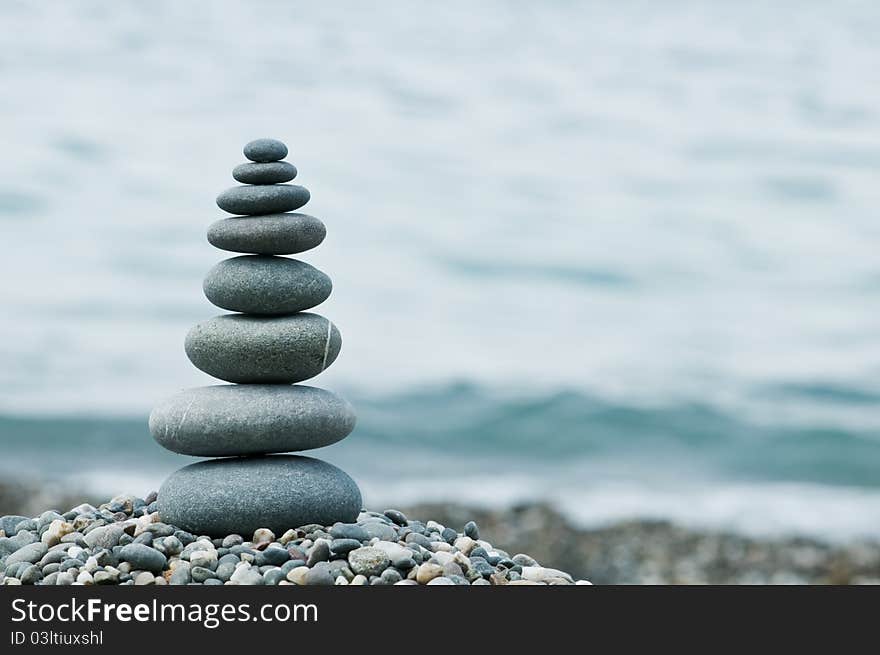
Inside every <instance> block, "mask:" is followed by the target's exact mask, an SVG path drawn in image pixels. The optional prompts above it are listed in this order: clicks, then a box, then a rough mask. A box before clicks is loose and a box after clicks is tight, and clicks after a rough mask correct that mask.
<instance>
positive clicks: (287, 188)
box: [217, 184, 310, 216]
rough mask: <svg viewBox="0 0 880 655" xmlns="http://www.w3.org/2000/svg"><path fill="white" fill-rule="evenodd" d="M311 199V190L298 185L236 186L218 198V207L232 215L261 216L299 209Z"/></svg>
mask: <svg viewBox="0 0 880 655" xmlns="http://www.w3.org/2000/svg"><path fill="white" fill-rule="evenodd" d="M309 198H310V194H309V190H308V189H306V188H305V187H302V186H299V185H297V184H263V185H259V186H250V185H244V186H235V187H232V188H231V189H226V191H224V192H223V193H221V194H220V195H219V196H217V206H218V207H219V208H220V209H222V210H223V211H227V212H229V213H230V214H238V215H241V216H259V215H261V214H278V213H281V212H290V211H294V210H295V209H299V208H300V207H302V206H303V205H305V204H306V203H307V202H308V201H309Z"/></svg>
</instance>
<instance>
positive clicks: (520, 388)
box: [0, 1, 880, 538]
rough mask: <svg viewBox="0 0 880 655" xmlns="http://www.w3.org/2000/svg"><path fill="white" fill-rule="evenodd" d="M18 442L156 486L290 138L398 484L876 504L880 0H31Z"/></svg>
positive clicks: (1, 166)
mask: <svg viewBox="0 0 880 655" xmlns="http://www.w3.org/2000/svg"><path fill="white" fill-rule="evenodd" d="M2 21H3V26H4V29H3V32H4V36H3V39H2V42H0V88H2V89H3V92H2V99H3V101H2V102H0V142H2V144H3V146H4V156H3V157H2V158H0V234H2V244H3V249H2V257H0V279H2V283H0V307H2V308H3V309H2V311H0V416H2V417H0V475H3V476H9V477H12V476H15V475H25V476H28V477H39V476H43V475H52V476H56V477H60V478H64V479H67V480H69V481H70V482H71V484H83V485H87V486H88V487H89V488H91V489H94V490H99V491H102V492H107V493H113V492H118V491H129V492H135V493H146V492H147V491H149V490H150V489H152V488H156V487H157V486H158V484H159V483H160V482H161V480H162V479H163V478H164V476H165V475H167V474H168V473H169V472H170V471H172V470H174V469H175V468H177V467H179V466H181V465H183V464H184V463H186V462H187V458H184V457H181V456H175V455H172V454H170V453H166V452H164V451H163V450H162V449H161V448H160V447H159V446H158V445H157V444H155V443H154V442H153V440H152V439H151V438H150V436H149V433H148V431H147V424H146V417H147V414H148V412H149V409H150V407H151V406H152V404H153V403H154V402H155V401H157V400H158V399H160V398H161V397H163V396H165V395H170V394H171V393H174V392H175V391H176V390H177V389H180V388H183V387H186V386H194V385H199V384H210V383H211V380H210V379H209V378H208V377H207V376H205V375H203V374H201V373H200V372H199V371H197V370H196V369H194V368H193V367H192V366H191V365H190V364H189V362H188V360H187V359H186V356H185V355H184V353H183V347H182V344H183V338H184V335H185V334H186V331H187V330H188V329H189V327H190V326H191V325H192V324H193V323H195V322H197V321H199V320H201V319H204V318H206V317H209V316H211V315H213V314H215V313H218V312H217V310H216V309H215V308H212V306H211V305H210V304H209V303H208V302H207V300H205V298H204V297H203V295H202V293H201V280H202V277H203V275H204V274H205V272H206V271H207V270H208V269H209V268H210V267H211V266H212V265H213V263H215V262H216V261H218V260H219V259H221V258H223V256H224V255H223V254H222V253H221V252H219V251H217V250H215V249H213V248H211V247H210V246H209V245H208V244H207V242H206V241H205V238H204V232H205V229H206V227H207V226H208V224H209V223H210V222H212V221H213V220H215V219H216V218H218V217H219V216H220V215H221V214H222V212H220V210H218V209H217V208H216V206H215V205H214V197H215V196H216V194H217V193H219V192H220V191H221V190H222V189H224V188H225V187H227V186H231V185H232V184H233V183H234V182H233V180H232V178H231V175H230V171H231V169H232V168H233V167H234V166H235V165H236V164H238V163H239V162H240V161H241V160H242V159H243V158H242V156H241V154H240V147H241V145H242V144H243V143H245V142H246V141H248V140H250V139H252V138H255V137H258V136H275V137H277V138H281V139H283V140H285V141H286V142H287V143H288V145H289V146H290V149H291V154H290V157H289V159H290V161H292V162H293V163H294V164H295V165H296V166H297V167H298V168H299V171H300V175H299V177H298V180H297V181H298V182H300V183H301V184H303V185H305V186H307V187H308V188H309V189H310V190H311V192H312V198H313V200H312V201H311V202H310V203H309V205H307V206H306V208H305V209H304V210H303V211H306V212H308V213H311V214H314V215H316V216H318V217H320V218H321V219H322V220H324V222H325V223H326V225H327V227H328V237H327V240H326V241H325V242H324V244H323V245H322V246H321V247H320V248H318V249H317V250H315V251H312V252H309V253H306V254H304V255H303V256H302V258H303V259H305V260H306V261H309V262H310V263H313V264H314V265H316V266H318V267H319V268H321V269H322V270H324V271H326V272H327V273H328V274H329V275H330V276H331V277H332V278H333V281H334V286H335V289H334V292H333V295H332V297H331V299H330V300H329V301H328V302H327V303H325V304H324V305H322V306H321V307H319V308H318V311H319V312H320V313H322V314H325V315H326V316H328V317H330V318H331V319H332V320H333V321H334V322H335V323H336V324H337V325H338V326H339V328H340V330H341V331H342V334H343V340H344V346H343V350H342V353H341V355H340V357H339V359H338V361H337V362H336V363H335V365H334V366H333V367H332V368H331V369H330V370H328V371H327V372H325V373H324V374H322V375H321V376H320V377H318V378H317V379H315V380H314V382H313V383H314V384H316V385H318V386H323V387H327V388H330V389H334V390H337V391H339V392H341V393H343V394H344V395H346V396H347V397H348V398H349V399H350V400H351V401H352V402H353V403H354V404H355V406H356V408H357V409H358V412H359V419H360V421H359V425H358V427H357V429H356V430H355V432H354V433H353V435H352V436H351V437H350V438H349V439H347V440H345V441H344V442H342V443H341V444H338V445H336V446H333V447H331V448H327V449H325V450H326V452H322V451H319V452H317V455H318V456H320V457H322V458H326V459H327V460H329V461H331V462H333V463H334V464H337V465H339V466H341V467H342V468H344V469H345V470H347V471H348V472H349V473H350V474H351V475H352V476H353V477H354V478H355V479H356V480H358V482H359V483H360V484H361V485H362V488H363V490H364V492H365V499H366V502H367V503H368V504H370V505H371V506H379V505H394V504H400V505H403V504H405V503H408V502H412V501H421V500H444V499H453V498H454V499H456V500H459V501H462V502H474V503H483V504H489V505H503V504H506V503H511V502H517V501H520V500H529V499H536V498H539V499H546V500H550V501H553V502H556V503H558V504H559V505H560V506H561V507H562V508H563V509H565V510H566V511H567V512H569V513H570V514H571V515H572V516H573V517H575V518H576V519H578V520H580V521H582V522H585V523H601V522H607V521H612V520H615V519H620V518H628V517H664V518H671V519H675V520H679V521H683V522H686V523H689V524H697V525H712V526H722V527H727V528H731V529H736V530H742V531H746V532H759V533H767V532H800V533H808V534H813V535H818V536H822V537H827V538H846V537H850V536H854V535H880V311H878V306H880V256H878V253H880V222H878V220H877V219H878V209H877V208H878V207H880V184H878V173H880V109H878V108H880V66H878V63H880V36H878V35H880V12H878V11H877V7H876V4H873V3H870V2H865V3H847V2H841V3H834V4H830V3H823V2H818V1H817V2H807V1H798V2H777V3H772V4H771V3H758V2H741V3H722V2H704V3H692V2H665V3H653V2H623V3H613V4H609V3H596V4H593V3H575V2H552V3H525V2H483V3H478V4H474V3H458V2H447V3H442V4H441V5H424V4H419V5H418V7H415V6H413V5H411V4H409V3H382V4H381V5H379V6H374V5H366V4H363V3H356V2H350V3H332V4H327V3H320V4H318V3H314V4H310V3H289V2H249V3H237V2H231V1H221V2H214V3H210V4H207V5H204V6H201V7H200V8H199V10H198V12H195V11H194V10H193V9H192V7H191V6H189V5H187V4H186V3H173V2H161V1H157V2H151V3H146V4H145V3H111V2H78V3H60V2H59V3H51V2H50V3H28V2H14V1H13V2H7V3H4V5H3V8H2Z"/></svg>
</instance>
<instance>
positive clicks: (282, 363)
mask: <svg viewBox="0 0 880 655" xmlns="http://www.w3.org/2000/svg"><path fill="white" fill-rule="evenodd" d="M341 347H342V336H341V335H340V334H339V330H337V329H336V326H335V325H333V323H331V322H330V321H329V320H328V319H326V318H324V317H323V316H320V315H318V314H310V313H308V312H302V313H299V314H293V315H292V316H281V317H277V318H265V317H260V316H247V315H243V314H226V315H223V316H215V317H214V318H212V319H209V320H207V321H204V322H202V323H199V324H198V325H196V326H195V327H193V328H192V329H191V330H190V331H189V334H187V335H186V342H185V344H184V348H185V350H186V354H187V357H189V359H190V361H191V362H192V363H193V364H194V365H195V366H196V368H198V369H200V370H202V371H204V372H205V373H207V374H208V375H213V376H214V377H215V378H220V379H221V380H226V381H227V382H235V383H239V384H259V383H265V384H290V383H293V382H301V381H303V380H308V379H309V378H312V377H315V376H316V375H318V374H319V373H320V372H321V371H323V370H324V369H325V368H327V367H328V366H330V365H331V364H332V363H333V362H334V360H335V359H336V356H337V355H339V350H340V348H341ZM288 527H292V526H288Z"/></svg>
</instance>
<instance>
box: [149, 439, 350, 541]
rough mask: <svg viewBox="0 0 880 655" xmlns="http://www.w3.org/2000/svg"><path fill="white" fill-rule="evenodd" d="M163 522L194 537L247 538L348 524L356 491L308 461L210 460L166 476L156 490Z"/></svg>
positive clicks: (341, 475) (339, 474)
mask: <svg viewBox="0 0 880 655" xmlns="http://www.w3.org/2000/svg"><path fill="white" fill-rule="evenodd" d="M158 510H159V516H160V518H161V519H162V521H163V522H165V523H169V524H172V525H176V526H179V527H181V528H183V529H185V530H188V531H189V532H192V533H193V534H196V535H211V536H224V535H227V534H233V533H235V534H241V535H245V534H251V533H253V532H254V530H256V529H257V528H269V529H270V530H272V531H274V532H276V533H278V534H281V533H283V532H284V531H285V530H287V529H288V528H290V527H294V526H300V525H306V524H309V523H319V524H321V525H332V524H333V523H335V522H337V521H341V522H343V523H351V522H353V521H355V520H356V519H357V516H358V513H359V512H360V510H361V492H360V490H359V489H358V487H357V484H355V482H354V480H352V479H351V478H350V477H349V476H348V474H346V473H345V472H344V471H342V470H340V469H338V468H336V467H335V466H333V465H331V464H328V463H327V462H323V461H321V460H319V459H314V458H312V457H301V456H298V455H272V456H266V457H235V458H225V459H213V460H208V461H204V462H198V463H196V464H191V465H189V466H186V467H184V468H182V469H180V470H178V471H175V472H174V473H172V474H171V475H170V476H169V477H168V479H167V480H165V482H164V483H163V484H162V488H161V489H160V490H159V506H158Z"/></svg>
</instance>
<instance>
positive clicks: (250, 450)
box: [150, 384, 356, 457]
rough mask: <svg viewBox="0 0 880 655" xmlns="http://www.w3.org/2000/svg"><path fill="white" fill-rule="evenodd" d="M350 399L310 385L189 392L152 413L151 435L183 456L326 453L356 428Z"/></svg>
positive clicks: (212, 389)
mask: <svg viewBox="0 0 880 655" xmlns="http://www.w3.org/2000/svg"><path fill="white" fill-rule="evenodd" d="M355 421H356V419H355V413H354V409H353V408H352V406H351V405H350V404H349V403H348V401H346V400H345V399H343V398H341V397H339V396H337V395H336V394H334V393H332V392H330V391H327V390H325V389H318V388H317V387H309V386H306V385H293V386H287V385H274V384H271V385H269V384H267V385H259V384H249V385H217V386H213V387H197V388H195V389H186V390H184V391H182V392H180V393H178V394H176V395H174V396H171V397H170V398H168V399H166V400H164V401H163V402H160V403H159V404H158V405H156V407H155V408H154V409H153V412H152V413H151V414H150V433H151V434H152V435H153V438H154V439H155V440H156V441H157V442H159V444H160V445H162V446H163V447H165V448H167V449H168V450H171V451H173V452H175V453H180V454H182V455H196V456H200V457H222V456H225V455H253V454H263V453H284V452H290V451H296V450H309V449H312V448H322V447H324V446H329V445H330V444H332V443H336V442H337V441H339V440H341V439H343V438H345V437H346V436H348V434H349V433H350V432H351V431H352V430H353V429H354V425H355Z"/></svg>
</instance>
